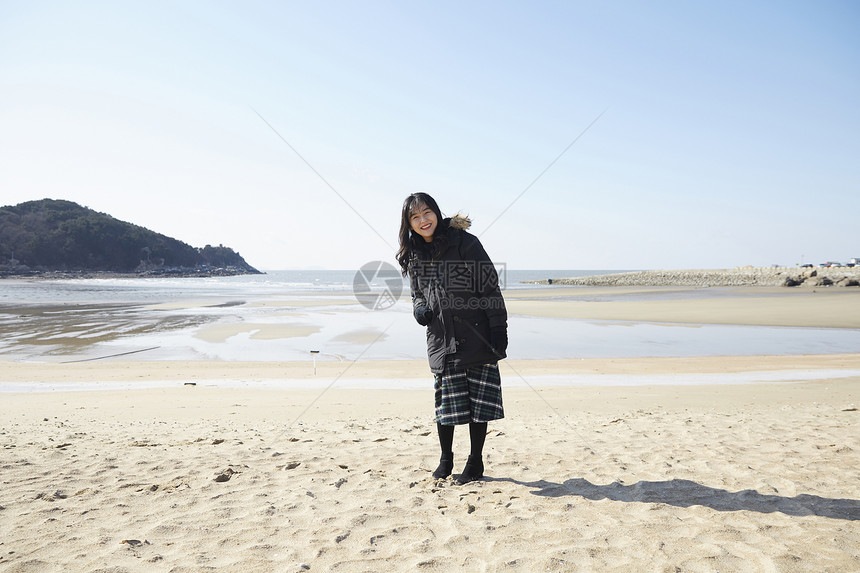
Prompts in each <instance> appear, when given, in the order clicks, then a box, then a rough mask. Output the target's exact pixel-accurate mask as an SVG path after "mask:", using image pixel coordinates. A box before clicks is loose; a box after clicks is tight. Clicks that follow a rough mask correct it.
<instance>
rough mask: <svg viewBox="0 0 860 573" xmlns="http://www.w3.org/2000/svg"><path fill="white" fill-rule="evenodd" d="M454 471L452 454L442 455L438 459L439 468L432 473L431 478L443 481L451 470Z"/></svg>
mask: <svg viewBox="0 0 860 573" xmlns="http://www.w3.org/2000/svg"><path fill="white" fill-rule="evenodd" d="M453 469H454V453H453V452H448V453H444V452H443V453H442V457H441V458H439V467H438V468H436V471H434V472H433V477H434V478H436V479H445V478H446V477H448V476H449V475H451V470H453Z"/></svg>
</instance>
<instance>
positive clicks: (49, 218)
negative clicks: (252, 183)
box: [0, 199, 258, 273]
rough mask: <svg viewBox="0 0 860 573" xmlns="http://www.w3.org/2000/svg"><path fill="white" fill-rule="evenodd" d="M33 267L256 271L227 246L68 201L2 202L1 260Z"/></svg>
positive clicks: (117, 270) (75, 269)
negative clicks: (186, 238)
mask: <svg viewBox="0 0 860 573" xmlns="http://www.w3.org/2000/svg"><path fill="white" fill-rule="evenodd" d="M15 264H17V265H23V266H26V267H29V268H31V269H36V270H59V271H78V270H86V271H112V272H133V271H135V270H152V269H163V268H182V269H193V268H200V267H204V266H207V267H218V268H225V267H234V268H236V269H240V270H242V271H244V272H249V273H255V272H258V271H257V270H256V269H254V268H253V267H251V266H250V265H249V264H248V263H246V262H245V260H244V259H243V258H242V257H241V256H240V255H239V253H236V252H235V251H233V250H232V249H230V248H227V247H224V246H223V245H219V246H218V247H212V246H210V245H206V247H204V248H202V249H198V248H195V247H192V246H191V245H188V244H186V243H183V242H182V241H178V240H176V239H173V238H170V237H167V236H166V235H162V234H159V233H156V232H154V231H150V230H149V229H146V228H144V227H140V226H138V225H133V224H131V223H126V222H124V221H120V220H118V219H114V218H113V217H111V216H110V215H107V214H105V213H99V212H97V211H94V210H92V209H89V208H86V207H82V206H80V205H78V204H77V203H73V202H71V201H62V200H54V199H42V200H40V201H28V202H26V203H21V204H19V205H15V206H10V207H0V265H6V266H14V265H15Z"/></svg>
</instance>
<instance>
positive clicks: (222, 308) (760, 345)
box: [0, 270, 860, 362]
mask: <svg viewBox="0 0 860 573" xmlns="http://www.w3.org/2000/svg"><path fill="white" fill-rule="evenodd" d="M604 272H606V271H595V270H553V271H546V270H531V271H523V270H516V271H514V270H505V272H504V277H503V280H504V285H503V286H504V288H505V289H506V290H515V289H521V288H525V287H528V288H541V289H549V290H551V289H556V288H558V287H557V286H549V285H541V286H538V285H533V284H526V283H523V282H522V281H528V280H540V279H546V278H564V277H574V276H586V275H593V274H602V273H604ZM357 276H358V275H357V271H326V270H311V271H309V270H297V271H270V272H268V273H266V274H263V275H244V276H236V277H212V278H146V279H128V278H99V279H75V280H45V279H39V280H0V360H13V361H37V362H72V361H80V360H94V359H108V358H110V357H116V356H128V357H132V356H133V359H135V360H230V361H291V360H308V359H309V357H310V356H311V352H312V351H313V352H314V355H315V357H316V358H317V359H319V360H338V361H351V360H359V359H361V360H392V359H393V360H398V359H425V358H426V354H425V351H426V347H425V341H424V329H423V328H421V327H419V326H418V325H416V324H415V322H414V320H413V319H412V312H411V304H410V302H409V297H408V285H406V284H400V285H399V286H400V288H401V289H402V296H401V297H400V298H399V299H398V300H397V301H396V302H394V303H393V304H392V305H390V306H385V307H384V308H380V309H377V310H372V309H369V308H366V307H365V306H363V305H361V304H357V300H356V297H355V296H354V293H353V289H354V288H355V285H356V280H357ZM376 286H378V285H376ZM568 288H569V287H568ZM395 290H396V289H395ZM695 292H698V291H695ZM702 292H703V293H705V294H708V289H702ZM624 296H630V295H624ZM647 296H652V294H648V295H647ZM655 296H659V294H658V295H655ZM702 296H704V294H703V295H702ZM508 323H509V338H510V345H509V350H508V356H509V357H510V358H512V359H535V360H541V359H556V358H612V357H649V356H656V357H665V356H678V357H685V356H729V355H786V354H839V353H848V352H856V351H857V349H858V348H860V330H856V329H828V328H794V327H767V326H734V325H689V324H683V325H682V324H666V323H643V322H625V321H601V320H585V319H562V318H537V317H530V316H521V315H511V316H509V320H508ZM219 325H221V326H224V325H227V326H228V327H229V328H228V330H227V334H226V335H224V336H223V337H221V338H219V337H217V336H216V337H213V336H204V335H203V333H204V332H207V329H211V328H212V327H214V326H219ZM291 327H303V328H309V330H310V332H307V333H305V334H304V335H296V334H295V333H290V332H288V330H289V328H291ZM285 328H286V329H287V330H284V329H285ZM231 329H232V330H231ZM278 329H280V330H278ZM208 332H211V330H209V331H208ZM278 332H281V334H278Z"/></svg>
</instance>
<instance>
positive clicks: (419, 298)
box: [409, 267, 427, 314]
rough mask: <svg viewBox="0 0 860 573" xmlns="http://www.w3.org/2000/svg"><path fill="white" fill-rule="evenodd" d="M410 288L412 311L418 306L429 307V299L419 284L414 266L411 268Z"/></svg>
mask: <svg viewBox="0 0 860 573" xmlns="http://www.w3.org/2000/svg"><path fill="white" fill-rule="evenodd" d="M409 289H410V290H411V291H412V313H413V314H414V313H415V310H416V309H418V308H422V307H424V308H426V307H427V299H426V298H425V296H424V293H423V292H422V291H421V287H420V286H419V285H418V276H417V273H416V272H415V269H414V268H413V267H410V268H409Z"/></svg>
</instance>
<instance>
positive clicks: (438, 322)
mask: <svg viewBox="0 0 860 573" xmlns="http://www.w3.org/2000/svg"><path fill="white" fill-rule="evenodd" d="M470 225H471V222H470V221H469V219H468V218H466V217H464V216H462V215H455V216H454V217H453V218H451V219H445V220H444V221H442V222H441V223H440V224H439V228H438V229H437V231H436V232H437V233H439V232H446V233H447V239H448V240H447V243H448V244H447V247H444V248H443V250H442V251H441V252H440V253H438V254H435V255H434V254H431V252H430V250H428V251H426V252H425V251H421V250H417V251H416V252H415V253H414V254H413V257H412V259H411V261H410V263H409V268H408V272H409V279H410V286H411V289H412V305H413V310H414V309H419V308H422V307H427V308H430V309H431V310H432V311H433V320H432V321H431V322H430V323H429V324H428V325H427V357H428V359H429V360H430V371H431V372H434V373H441V372H442V371H443V369H444V367H445V362H446V359H447V361H449V362H451V363H452V365H453V367H454V368H456V369H458V370H463V369H466V368H470V367H472V366H479V365H482V364H494V363H496V362H497V361H498V360H499V359H500V358H505V356H506V354H504V353H502V354H501V356H499V355H497V354H496V353H495V352H494V351H493V350H492V349H491V346H490V330H491V329H493V328H504V329H507V326H508V313H507V310H506V309H505V301H504V299H503V298H502V293H501V291H500V289H499V277H498V273H497V272H496V269H495V267H494V266H493V263H492V261H491V260H490V257H489V256H487V253H486V251H484V247H483V245H481V242H480V241H479V240H478V238H477V237H476V236H474V235H472V234H471V233H468V232H467V231H466V229H468V228H469V226H470Z"/></svg>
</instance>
